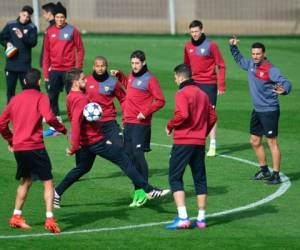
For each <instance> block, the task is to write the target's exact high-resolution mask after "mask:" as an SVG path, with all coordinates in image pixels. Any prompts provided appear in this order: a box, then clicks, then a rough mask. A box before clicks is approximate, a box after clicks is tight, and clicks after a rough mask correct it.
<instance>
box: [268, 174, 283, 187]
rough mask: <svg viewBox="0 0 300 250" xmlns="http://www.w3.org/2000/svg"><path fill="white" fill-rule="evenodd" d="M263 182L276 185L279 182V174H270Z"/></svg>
mask: <svg viewBox="0 0 300 250" xmlns="http://www.w3.org/2000/svg"><path fill="white" fill-rule="evenodd" d="M265 183H267V184H269V185H276V184H280V183H281V179H280V176H279V175H272V176H271V177H270V178H269V179H268V180H267V181H265Z"/></svg>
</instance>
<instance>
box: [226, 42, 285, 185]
mask: <svg viewBox="0 0 300 250" xmlns="http://www.w3.org/2000/svg"><path fill="white" fill-rule="evenodd" d="M238 42H239V40H238V39H237V38H236V37H233V38H231V39H230V40H229V44H230V51H231V54H232V56H233V58H234V60H235V61H236V63H237V64H238V65H239V66H240V67H241V68H242V69H243V70H246V71H248V82H249V87H250V93H251V97H252V103H253V107H254V109H253V111H252V114H251V121H250V143H251V145H252V147H253V149H254V152H255V153H256V156H257V159H258V162H259V165H260V170H259V171H258V172H257V173H256V174H255V175H254V177H253V179H254V180H266V183H268V184H279V183H280V182H281V180H280V176H279V172H280V160H281V156H280V149H279V144H278V141H277V135H278V123H279V115H280V108H279V100H278V95H287V94H288V93H289V92H290V91H291V83H290V82H289V80H288V79H287V78H285V77H284V76H282V75H281V73H280V71H279V69H278V68H277V67H275V66H274V65H273V64H271V63H270V62H269V61H268V60H267V58H266V49H265V46H264V45H263V44H262V43H259V42H256V43H253V44H252V46H251V57H252V58H251V59H245V58H244V57H243V55H242V54H241V53H240V51H239V49H238V47H237V44H238ZM263 136H265V137H266V138H267V143H268V146H269V149H270V151H271V155H272V163H273V173H272V175H271V173H270V171H269V169H268V165H267V160H266V155H265V151H264V146H263V144H262V137H263Z"/></svg>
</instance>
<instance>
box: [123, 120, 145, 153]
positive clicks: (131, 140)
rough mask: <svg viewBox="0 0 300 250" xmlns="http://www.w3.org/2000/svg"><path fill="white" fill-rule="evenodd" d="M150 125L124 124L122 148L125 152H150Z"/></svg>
mask: <svg viewBox="0 0 300 250" xmlns="http://www.w3.org/2000/svg"><path fill="white" fill-rule="evenodd" d="M150 141H151V125H143V124H133V123H126V124H125V126H124V147H125V150H126V152H131V151H132V150H141V151H143V152H149V151H151V148H150Z"/></svg>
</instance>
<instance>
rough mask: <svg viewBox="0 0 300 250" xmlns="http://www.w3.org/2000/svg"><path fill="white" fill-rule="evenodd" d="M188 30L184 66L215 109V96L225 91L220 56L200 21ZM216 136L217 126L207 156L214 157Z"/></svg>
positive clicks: (223, 69) (223, 66) (212, 133)
mask: <svg viewBox="0 0 300 250" xmlns="http://www.w3.org/2000/svg"><path fill="white" fill-rule="evenodd" d="M189 29H190V34H191V41H189V42H187V43H186V44H185V48H184V64H186V65H188V66H190V68H191V70H192V78H193V80H194V81H195V82H196V83H197V86H199V87H200V88H201V89H202V90H203V91H204V92H205V93H206V94H207V95H208V97H209V100H210V102H211V104H212V105H213V107H214V108H216V105H217V95H223V94H224V93H225V90H226V85H225V63H224V60H223V57H222V54H221V52H220V50H219V48H218V46H217V44H216V43H215V42H214V41H211V40H209V39H208V38H207V37H206V35H205V33H204V30H203V25H202V22H201V21H199V20H194V21H192V22H191V23H190V25H189ZM216 67H217V68H218V72H216ZM216 135H217V124H215V126H214V127H213V129H212V130H211V132H210V146H209V150H208V152H207V156H216Z"/></svg>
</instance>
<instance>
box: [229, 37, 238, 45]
mask: <svg viewBox="0 0 300 250" xmlns="http://www.w3.org/2000/svg"><path fill="white" fill-rule="evenodd" d="M239 42H240V40H238V39H237V37H236V36H235V35H233V36H232V38H230V39H229V44H230V45H237V44H238V43H239Z"/></svg>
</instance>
